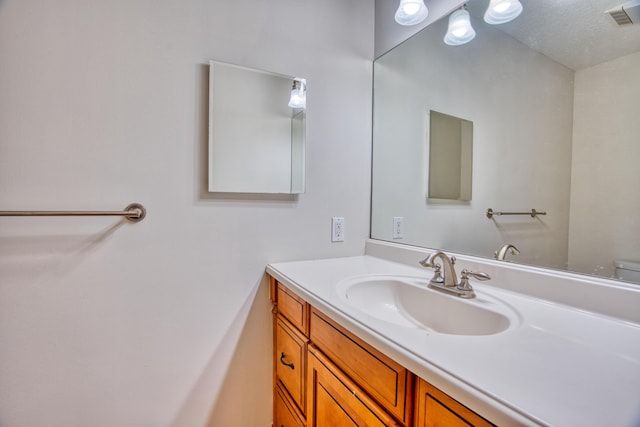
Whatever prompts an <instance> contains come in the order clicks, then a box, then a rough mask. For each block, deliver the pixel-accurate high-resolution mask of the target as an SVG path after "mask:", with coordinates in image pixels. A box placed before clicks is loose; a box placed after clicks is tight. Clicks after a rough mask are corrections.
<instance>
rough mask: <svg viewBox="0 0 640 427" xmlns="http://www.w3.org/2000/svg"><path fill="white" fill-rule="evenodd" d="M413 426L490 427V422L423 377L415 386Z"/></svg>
mask: <svg viewBox="0 0 640 427" xmlns="http://www.w3.org/2000/svg"><path fill="white" fill-rule="evenodd" d="M416 402H417V403H416V418H415V423H414V427H469V426H475V427H490V426H493V424H491V423H490V422H488V421H487V420H485V419H484V418H482V417H481V416H479V415H478V414H476V413H475V412H473V411H471V410H470V409H469V408H467V407H466V406H463V405H461V404H460V403H458V402H457V401H455V400H454V399H452V398H451V397H449V396H448V395H446V394H444V393H443V392H441V391H440V390H438V389H437V388H435V387H434V386H432V385H431V384H429V383H428V382H426V381H425V380H423V379H421V378H420V379H418V384H417V387H416Z"/></svg>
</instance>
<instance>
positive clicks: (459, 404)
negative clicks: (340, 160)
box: [267, 241, 640, 427]
mask: <svg viewBox="0 0 640 427" xmlns="http://www.w3.org/2000/svg"><path fill="white" fill-rule="evenodd" d="M429 253H430V251H428V250H423V249H419V248H408V247H406V246H405V247H401V246H400V245H393V244H389V243H384V242H376V241H369V242H368V243H367V251H366V255H363V256H357V257H349V258H335V259H327V260H312V261H297V262H285V263H276V264H271V265H269V266H268V267H267V273H268V274H269V276H270V278H271V298H272V301H273V304H274V310H273V312H274V426H278V427H279V426H305V425H306V426H327V425H399V426H416V427H417V426H427V425H429V426H430V425H454V426H455V425H468V424H471V425H492V424H495V425H500V426H503V425H554V426H575V425H580V426H588V425H609V426H632V425H637V424H638V422H640V396H639V395H638V390H640V313H638V311H639V310H638V309H637V308H638V307H640V289H638V287H635V286H633V285H626V284H623V283H619V282H614V281H607V280H605V279H597V278H594V279H593V280H587V279H586V278H585V276H578V275H573V274H571V273H564V272H552V271H549V270H542V269H536V268H534V267H525V266H518V265H513V264H510V263H505V262H496V261H490V260H483V259H478V258H474V257H465V256H459V260H458V263H457V264H456V268H457V269H458V270H462V269H463V268H466V269H469V270H473V271H484V272H486V273H488V274H489V275H490V276H492V280H490V281H488V282H483V283H480V282H478V281H477V280H474V279H473V278H472V279H471V284H472V286H473V288H474V291H475V293H476V297H475V298H471V299H468V300H464V299H461V298H459V297H456V296H451V295H446V294H444V293H441V292H438V291H434V290H430V289H428V287H427V283H428V281H429V278H431V276H432V275H433V271H432V270H431V269H425V268H422V267H420V266H419V265H418V261H420V260H421V259H423V258H425V257H426V256H428V255H429Z"/></svg>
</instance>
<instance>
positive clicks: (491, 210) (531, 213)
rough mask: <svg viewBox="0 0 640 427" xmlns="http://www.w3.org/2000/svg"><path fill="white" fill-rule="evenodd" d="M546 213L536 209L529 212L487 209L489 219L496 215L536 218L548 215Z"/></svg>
mask: <svg viewBox="0 0 640 427" xmlns="http://www.w3.org/2000/svg"><path fill="white" fill-rule="evenodd" d="M546 214H547V213H546V212H538V211H537V210H535V209H531V210H530V211H529V212H495V211H494V210H493V209H491V208H489V209H487V218H489V219H491V218H493V216H494V215H498V216H501V215H529V216H531V218H535V217H536V216H538V215H546Z"/></svg>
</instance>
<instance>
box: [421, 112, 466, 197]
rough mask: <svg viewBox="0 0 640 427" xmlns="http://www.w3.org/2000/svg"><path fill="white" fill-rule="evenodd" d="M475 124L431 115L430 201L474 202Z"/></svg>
mask: <svg viewBox="0 0 640 427" xmlns="http://www.w3.org/2000/svg"><path fill="white" fill-rule="evenodd" d="M472 163H473V122H471V121H469V120H464V119H461V118H459V117H455V116H450V115H448V114H443V113H439V112H437V111H433V110H431V111H430V112H429V198H430V199H444V200H460V201H469V200H471V174H472Z"/></svg>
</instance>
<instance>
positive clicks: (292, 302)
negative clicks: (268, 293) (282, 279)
mask: <svg viewBox="0 0 640 427" xmlns="http://www.w3.org/2000/svg"><path fill="white" fill-rule="evenodd" d="M276 300H277V304H278V312H279V313H280V314H282V315H283V316H284V317H286V318H287V320H289V322H291V324H292V325H293V326H295V327H296V328H298V330H299V331H300V332H302V333H303V334H304V335H306V336H309V304H308V303H307V302H306V301H305V300H303V299H302V298H300V297H299V296H298V295H296V294H295V293H294V292H292V291H291V290H289V289H287V288H286V287H285V286H283V285H282V283H278V286H277V289H276Z"/></svg>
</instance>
